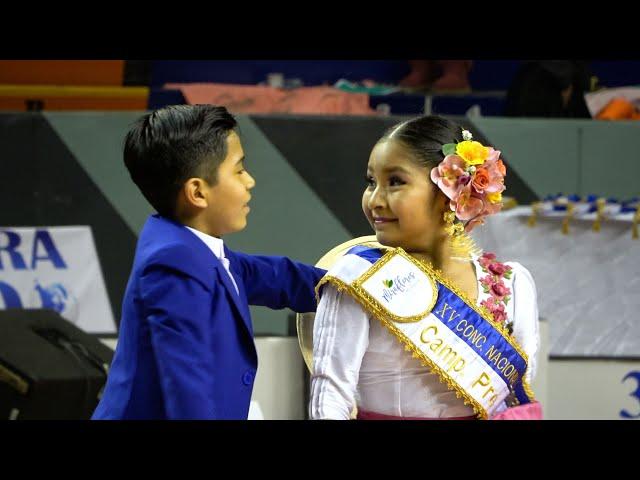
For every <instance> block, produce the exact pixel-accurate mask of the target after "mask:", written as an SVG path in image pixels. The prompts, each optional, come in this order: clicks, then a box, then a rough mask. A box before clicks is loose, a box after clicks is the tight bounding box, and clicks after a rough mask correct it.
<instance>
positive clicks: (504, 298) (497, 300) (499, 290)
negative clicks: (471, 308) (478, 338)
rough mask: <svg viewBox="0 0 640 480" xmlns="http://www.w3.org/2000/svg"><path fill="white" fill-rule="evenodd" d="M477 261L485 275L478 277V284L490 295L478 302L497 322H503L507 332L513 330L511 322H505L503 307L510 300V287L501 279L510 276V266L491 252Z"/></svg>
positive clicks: (505, 313) (505, 316)
mask: <svg viewBox="0 0 640 480" xmlns="http://www.w3.org/2000/svg"><path fill="white" fill-rule="evenodd" d="M478 263H479V264H480V266H481V267H482V271H483V272H485V273H486V274H487V275H485V276H484V277H482V278H481V279H480V284H481V285H482V288H483V290H484V293H488V294H489V295H490V297H489V298H487V299H486V300H483V301H482V302H480V305H482V306H483V307H485V308H486V309H487V310H488V311H489V313H490V314H491V315H492V316H493V319H494V320H495V321H496V322H497V323H504V324H505V326H506V327H507V329H508V330H509V333H512V332H513V324H512V322H507V311H506V309H505V307H506V306H507V303H509V300H511V289H510V288H509V287H507V286H506V285H505V284H504V281H503V279H504V278H506V279H507V280H508V279H510V278H511V274H512V269H511V267H510V266H508V265H505V264H504V263H500V262H498V261H496V256H495V254H493V253H484V254H483V255H482V256H481V257H480V258H479V259H478Z"/></svg>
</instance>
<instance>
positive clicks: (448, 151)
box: [442, 143, 456, 157]
mask: <svg viewBox="0 0 640 480" xmlns="http://www.w3.org/2000/svg"><path fill="white" fill-rule="evenodd" d="M442 153H444V155H445V157H446V156H447V155H455V153H456V144H455V143H445V144H444V145H443V146H442Z"/></svg>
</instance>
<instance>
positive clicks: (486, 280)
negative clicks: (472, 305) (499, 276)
mask: <svg viewBox="0 0 640 480" xmlns="http://www.w3.org/2000/svg"><path fill="white" fill-rule="evenodd" d="M480 283H481V284H482V285H484V286H485V287H487V288H491V287H492V286H493V284H494V283H496V281H495V279H494V278H493V275H485V276H484V277H482V278H481V279H480Z"/></svg>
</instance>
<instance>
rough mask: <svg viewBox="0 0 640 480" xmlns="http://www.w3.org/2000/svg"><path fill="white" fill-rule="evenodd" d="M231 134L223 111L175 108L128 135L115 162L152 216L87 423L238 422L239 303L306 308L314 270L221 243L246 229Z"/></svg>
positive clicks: (243, 183) (251, 365)
mask: <svg viewBox="0 0 640 480" xmlns="http://www.w3.org/2000/svg"><path fill="white" fill-rule="evenodd" d="M235 127H236V121H235V119H234V118H233V117H232V116H231V115H230V114H229V113H228V112H227V110H226V109H225V108H224V107H217V106H212V105H180V106H171V107H167V108H163V109H160V110H157V111H155V112H153V113H150V114H147V115H145V116H143V117H142V118H141V119H139V120H138V121H137V122H136V123H135V124H134V126H133V127H132V129H131V130H130V131H129V133H128V134H127V137H126V140H125V147H124V161H125V164H126V166H127V168H128V170H129V173H130V174H131V178H132V180H133V181H134V183H135V184H136V185H137V186H138V187H139V189H140V191H141V192H142V194H143V195H144V196H145V198H146V199H147V200H148V201H149V203H151V205H152V206H153V207H154V208H155V209H156V211H157V212H158V214H157V215H152V216H151V217H149V219H148V220H147V222H146V224H145V226H144V227H143V229H142V232H141V233H140V237H139V239H138V245H137V248H136V254H135V259H134V264H133V268H132V272H131V276H130V278H129V282H128V284H127V290H126V292H125V297H124V301H123V306H122V320H121V322H120V335H119V341H118V345H117V348H116V352H115V356H114V360H113V363H112V365H111V370H110V372H109V377H108V380H107V384H106V386H105V390H104V394H103V396H102V398H101V400H100V403H99V405H98V407H97V409H96V411H95V412H94V415H93V418H94V419H246V418H247V414H248V411H249V403H250V399H251V392H252V389H253V382H254V378H255V374H256V370H257V365H258V363H257V355H256V350H255V345H254V342H253V329H252V325H251V316H250V313H249V308H248V305H249V304H252V305H263V306H268V307H270V308H274V309H280V308H284V307H289V308H291V309H292V310H295V311H298V312H306V311H315V309H316V302H315V294H314V287H315V285H316V284H317V282H318V281H319V279H320V278H321V277H322V276H323V274H324V273H325V272H324V271H323V270H320V269H316V268H314V267H310V266H307V265H303V264H300V263H297V262H293V261H291V260H289V259H287V258H285V257H268V256H254V255H246V254H242V253H238V252H232V251H231V250H229V249H227V248H226V247H225V246H224V244H223V241H222V240H221V237H222V236H223V235H225V234H228V233H232V232H237V231H240V230H242V229H243V228H244V227H245V226H246V224H247V214H248V213H249V200H250V199H251V193H250V191H251V189H252V188H253V187H254V185H255V182H254V180H253V178H252V177H251V175H249V172H247V171H246V170H245V169H244V166H243V158H244V153H243V150H242V145H241V143H240V138H239V137H238V135H237V134H236V132H235V131H234V128H235Z"/></svg>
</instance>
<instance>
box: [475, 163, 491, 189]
mask: <svg viewBox="0 0 640 480" xmlns="http://www.w3.org/2000/svg"><path fill="white" fill-rule="evenodd" d="M472 185H473V188H475V190H476V192H478V193H483V192H484V189H485V188H487V187H488V186H489V172H488V171H487V169H486V168H483V167H480V168H478V169H477V170H476V173H475V175H474V176H473V180H472Z"/></svg>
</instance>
